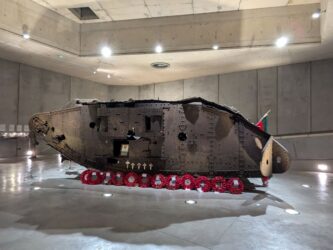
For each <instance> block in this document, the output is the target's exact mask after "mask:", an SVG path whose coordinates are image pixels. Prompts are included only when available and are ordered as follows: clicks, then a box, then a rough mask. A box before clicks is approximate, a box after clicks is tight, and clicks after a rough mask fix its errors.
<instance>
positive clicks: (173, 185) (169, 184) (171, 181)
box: [165, 174, 181, 190]
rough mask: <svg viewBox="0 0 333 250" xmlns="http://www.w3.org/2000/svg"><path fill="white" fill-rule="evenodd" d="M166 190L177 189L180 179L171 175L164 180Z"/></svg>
mask: <svg viewBox="0 0 333 250" xmlns="http://www.w3.org/2000/svg"><path fill="white" fill-rule="evenodd" d="M165 182H166V188H167V189H170V190H175V189H178V188H179V187H180V185H181V178H180V177H179V176H178V175H175V174H171V175H169V176H167V178H166V181H165Z"/></svg>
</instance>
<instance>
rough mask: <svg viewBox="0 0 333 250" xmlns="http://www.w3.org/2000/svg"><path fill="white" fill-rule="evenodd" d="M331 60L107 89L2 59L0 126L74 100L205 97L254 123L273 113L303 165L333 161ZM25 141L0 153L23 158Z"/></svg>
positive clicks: (275, 128)
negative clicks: (239, 113)
mask: <svg viewBox="0 0 333 250" xmlns="http://www.w3.org/2000/svg"><path fill="white" fill-rule="evenodd" d="M332 94H333V59H330V60H322V61H315V62H308V63H301V64H294V65H286V66H279V67H272V68H266V69H258V70H252V71H245V72H236V73H230V74H222V75H212V76H205V77H200V78H194V79H184V80H179V81H174V82H166V83H156V84H151V85H144V86H140V87H137V86H107V85H103V84H99V83H96V82H91V81H87V80H82V79H79V78H75V77H71V76H67V75H63V74H59V73H54V72H50V71H46V70H42V69H38V68H34V67H31V66H28V65H23V64H18V63H14V62H10V61H6V60H1V59H0V130H1V129H4V127H3V126H4V125H5V130H6V131H8V130H9V129H13V128H14V129H15V130H16V129H17V128H19V127H21V129H22V130H23V131H24V128H25V125H27V122H28V119H29V117H30V116H31V115H32V114H33V113H36V112H40V111H46V110H53V109H58V108H61V107H62V106H64V105H65V104H66V103H68V102H69V101H70V100H73V99H76V98H84V99H93V98H97V99H100V100H103V101H107V100H110V99H113V100H118V101H124V100H128V99H130V98H132V99H160V100H180V99H183V98H189V97H194V96H201V97H203V98H205V99H207V100H210V101H214V102H218V103H220V104H226V105H228V106H233V107H235V108H236V109H238V110H239V111H240V112H241V113H242V114H243V115H244V116H245V117H246V118H248V119H249V120H250V121H251V122H253V123H255V122H256V121H257V120H258V119H259V118H260V117H261V116H262V115H263V114H264V113H265V112H266V111H267V110H269V109H270V110H271V113H270V116H269V133H271V134H273V135H276V136H277V138H278V139H279V141H280V142H281V143H282V144H283V145H285V146H286V147H287V148H288V150H289V151H290V154H291V156H292V158H293V160H294V165H297V167H298V168H302V169H313V167H314V166H315V165H314V164H317V163H325V162H327V163H329V164H331V165H332V164H333V145H332V142H333V116H332V115H331V114H332V113H333V98H332ZM26 148H27V144H26V142H24V141H23V142H22V140H15V139H11V140H5V141H4V140H0V157H9V156H14V155H22V154H24V153H25V151H26Z"/></svg>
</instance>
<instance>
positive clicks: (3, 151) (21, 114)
mask: <svg viewBox="0 0 333 250" xmlns="http://www.w3.org/2000/svg"><path fill="white" fill-rule="evenodd" d="M77 98H80V99H99V100H102V101H108V100H111V99H114V100H119V101H120V100H128V99H129V98H132V99H138V98H139V87H132V86H131V87H127V86H108V85H104V84H100V83H96V82H91V81H88V80H83V79H79V78H76V77H71V76H68V75H63V74H59V73H55V72H51V71H47V70H43V69H39V68H35V67H31V66H28V65H25V64H19V63H15V62H10V61H7V60H2V59H0V132H2V131H3V132H10V131H12V132H21V131H22V132H23V131H24V132H27V131H28V127H27V125H28V121H29V118H30V117H31V116H32V115H33V114H34V113H38V112H43V111H52V110H57V109H61V108H62V107H64V106H66V105H67V104H68V103H69V102H70V101H71V100H75V99H77ZM27 149H28V141H27V139H0V157H11V156H16V155H24V154H25V153H26V151H27ZM39 150H40V152H41V153H50V152H52V151H51V150H50V148H49V147H46V146H41V147H39Z"/></svg>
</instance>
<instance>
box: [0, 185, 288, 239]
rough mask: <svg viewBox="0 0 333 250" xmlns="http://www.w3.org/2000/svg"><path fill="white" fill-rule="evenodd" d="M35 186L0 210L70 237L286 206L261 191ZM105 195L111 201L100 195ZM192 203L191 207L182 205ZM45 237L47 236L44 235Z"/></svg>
mask: <svg viewBox="0 0 333 250" xmlns="http://www.w3.org/2000/svg"><path fill="white" fill-rule="evenodd" d="M34 185H38V186H40V187H41V189H40V190H34V189H33V187H27V188H28V189H30V191H28V192H22V193H21V194H20V198H19V199H14V198H13V199H8V201H7V202H6V204H4V203H2V204H1V205H0V211H2V212H7V213H14V214H15V215H18V216H20V217H21V218H20V219H19V220H17V221H16V222H15V223H16V224H17V223H18V224H17V225H19V224H28V225H31V226H35V227H37V229H38V230H41V231H45V230H47V231H49V230H51V231H52V232H53V233H58V232H61V233H62V234H63V233H64V230H70V231H71V233H73V231H75V232H82V230H84V231H85V232H87V230H89V229H98V228H100V229H101V228H104V229H107V230H109V231H110V233H140V232H146V231H152V230H157V229H162V228H166V227H168V226H170V225H172V224H176V225H177V224H178V225H181V224H183V223H187V222H193V221H201V220H207V219H214V218H216V219H220V218H225V217H239V216H245V215H248V216H260V215H264V214H266V209H267V207H268V206H273V207H278V208H281V209H286V208H292V206H290V205H289V204H287V203H286V202H284V201H283V200H281V199H279V198H278V197H275V196H273V195H270V194H269V193H266V192H264V191H259V190H256V191H253V192H250V193H243V194H241V195H230V194H215V193H199V192H196V191H188V192H187V191H183V190H178V191H169V190H154V189H150V188H149V189H139V188H128V187H114V186H102V185H99V186H83V185H82V184H81V183H79V181H76V180H73V179H48V180H45V181H43V182H41V183H34ZM105 192H110V193H112V194H113V195H112V197H108V198H106V197H104V196H103V193H105ZM1 196H2V197H3V196H4V195H3V194H2V195H0V197H1ZM187 199H194V200H196V201H197V204H195V205H187V204H185V202H184V201H185V200H187ZM48 233H50V232H48Z"/></svg>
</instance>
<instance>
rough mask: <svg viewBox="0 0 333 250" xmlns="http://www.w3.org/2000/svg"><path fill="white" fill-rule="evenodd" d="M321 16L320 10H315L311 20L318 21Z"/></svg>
mask: <svg viewBox="0 0 333 250" xmlns="http://www.w3.org/2000/svg"><path fill="white" fill-rule="evenodd" d="M320 15H321V10H320V9H317V10H316V11H315V12H313V14H312V16H311V17H312V19H318V18H319V17H320Z"/></svg>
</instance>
